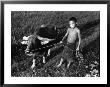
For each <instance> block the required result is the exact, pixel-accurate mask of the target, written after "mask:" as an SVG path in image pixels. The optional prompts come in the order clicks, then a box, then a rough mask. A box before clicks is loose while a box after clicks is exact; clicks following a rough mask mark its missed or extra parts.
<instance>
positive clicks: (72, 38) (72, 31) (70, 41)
mask: <svg viewBox="0 0 110 87" xmlns="http://www.w3.org/2000/svg"><path fill="white" fill-rule="evenodd" d="M76 25H77V19H76V18H75V17H71V18H70V19H69V26H70V28H68V29H67V33H66V34H65V36H64V37H63V39H62V41H63V40H64V39H65V38H66V37H67V43H66V45H65V46H64V50H63V52H62V54H61V60H60V63H59V64H58V65H57V67H60V66H61V64H62V63H63V60H64V59H66V60H67V61H68V65H67V68H69V66H70V64H71V62H73V57H75V53H76V51H78V50H79V46H80V43H81V36H80V30H79V29H78V28H77V27H76ZM77 37H78V39H79V42H78V46H77V48H76V39H77ZM62 41H61V42H60V43H62Z"/></svg>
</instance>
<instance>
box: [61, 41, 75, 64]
mask: <svg viewBox="0 0 110 87" xmlns="http://www.w3.org/2000/svg"><path fill="white" fill-rule="evenodd" d="M75 57H76V45H75V44H73V43H72V44H71V43H67V44H66V45H65V46H64V49H63V52H62V53H61V58H63V59H66V60H67V61H71V62H73V58H75Z"/></svg>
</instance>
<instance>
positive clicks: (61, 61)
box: [57, 58, 63, 67]
mask: <svg viewBox="0 0 110 87" xmlns="http://www.w3.org/2000/svg"><path fill="white" fill-rule="evenodd" d="M62 63H63V59H62V58H61V60H60V63H59V64H58V65H57V67H60V66H61V64H62Z"/></svg>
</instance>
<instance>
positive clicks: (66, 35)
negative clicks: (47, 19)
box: [61, 30, 68, 42]
mask: <svg viewBox="0 0 110 87" xmlns="http://www.w3.org/2000/svg"><path fill="white" fill-rule="evenodd" d="M67 35H68V30H67V32H66V34H65V36H64V37H63V39H62V41H63V40H64V39H65V37H66V36H67ZM62 41H61V42H62Z"/></svg>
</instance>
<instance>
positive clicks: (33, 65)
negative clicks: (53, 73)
mask: <svg viewBox="0 0 110 87" xmlns="http://www.w3.org/2000/svg"><path fill="white" fill-rule="evenodd" d="M32 62H33V64H32V66H31V68H32V69H33V68H34V67H35V59H33V61H32Z"/></svg>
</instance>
